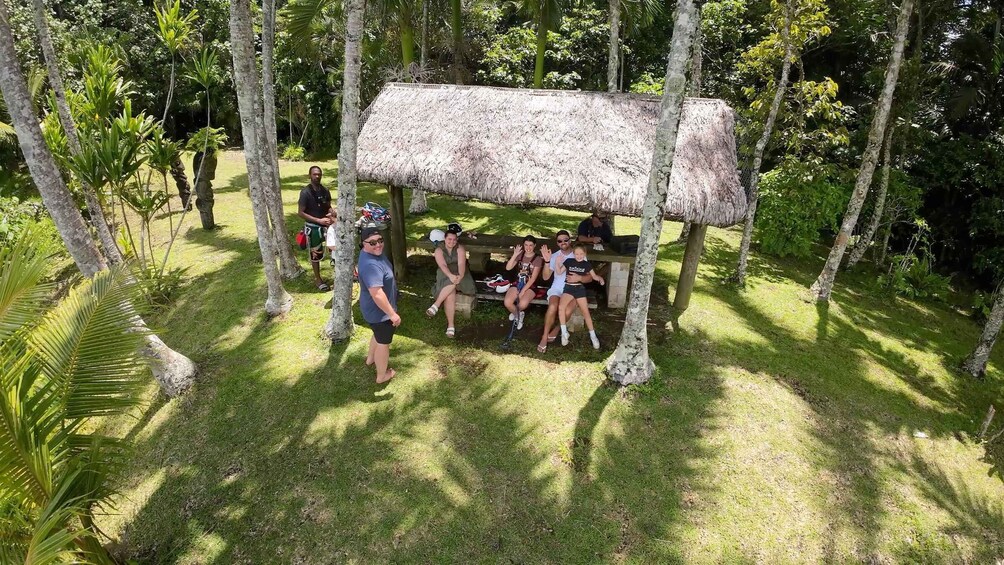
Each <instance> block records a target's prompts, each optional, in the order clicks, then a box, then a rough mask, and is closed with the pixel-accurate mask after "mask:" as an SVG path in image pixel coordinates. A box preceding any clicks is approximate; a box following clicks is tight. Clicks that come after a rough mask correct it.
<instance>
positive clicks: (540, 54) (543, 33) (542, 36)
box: [533, 7, 547, 88]
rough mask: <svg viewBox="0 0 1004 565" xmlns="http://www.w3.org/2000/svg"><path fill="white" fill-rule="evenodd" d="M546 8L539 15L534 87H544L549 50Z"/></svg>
mask: <svg viewBox="0 0 1004 565" xmlns="http://www.w3.org/2000/svg"><path fill="white" fill-rule="evenodd" d="M543 10H544V8H543V7H541V13H540V15H539V16H538V17H537V62H536V64H535V65H534V68H533V87H534V88H543V87H544V54H545V53H546V52H547V18H546V17H544V13H543Z"/></svg>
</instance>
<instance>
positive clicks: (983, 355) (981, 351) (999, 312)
mask: <svg viewBox="0 0 1004 565" xmlns="http://www.w3.org/2000/svg"><path fill="white" fill-rule="evenodd" d="M1002 322H1004V292H1001V288H1000V287H998V288H997V297H996V298H994V307H993V309H992V310H990V316H989V317H988V318H987V323H986V324H985V325H984V326H983V333H982V334H981V335H980V341H979V342H977V344H976V347H975V348H974V349H973V352H972V353H970V354H969V356H968V357H966V360H965V361H963V362H962V369H963V370H964V371H965V372H967V373H969V374H970V375H972V376H973V377H976V378H977V379H983V375H984V373H986V370H987V361H989V360H990V353H991V352H993V350H994V343H995V342H996V341H997V335H998V334H999V333H1000V331H1001V323H1002Z"/></svg>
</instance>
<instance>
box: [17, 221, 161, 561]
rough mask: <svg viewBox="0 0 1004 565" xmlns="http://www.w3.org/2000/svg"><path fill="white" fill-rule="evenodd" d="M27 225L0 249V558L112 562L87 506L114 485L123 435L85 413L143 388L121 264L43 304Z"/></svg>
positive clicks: (139, 341)
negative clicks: (101, 427)
mask: <svg viewBox="0 0 1004 565" xmlns="http://www.w3.org/2000/svg"><path fill="white" fill-rule="evenodd" d="M35 237H36V236H35V235H34V234H33V232H31V231H28V232H26V233H25V234H23V235H22V236H21V238H20V239H19V240H18V241H17V242H15V243H14V245H13V246H12V247H9V248H2V249H0V389H2V390H0V506H2V507H4V508H12V509H16V510H15V511H13V512H9V513H6V515H5V516H4V518H5V520H4V524H3V526H2V527H3V529H4V530H5V531H0V561H2V562H4V563H14V562H21V563H50V562H93V563H111V562H112V560H111V558H110V556H109V555H108V553H107V551H106V550H105V549H104V548H103V547H102V545H101V543H100V542H99V540H98V537H97V536H98V532H97V530H96V528H95V527H94V520H93V512H94V509H95V507H96V506H97V505H98V504H102V503H106V502H107V499H108V497H109V496H110V495H111V494H112V493H113V492H114V490H115V481H114V480H115V478H116V477H119V476H121V469H122V466H123V463H124V461H125V457H124V455H125V454H126V453H127V451H126V449H125V448H126V444H125V442H124V441H122V440H120V439H117V438H114V437H108V436H105V435H102V434H100V433H98V432H95V431H94V430H95V427H94V426H91V425H88V422H89V421H90V420H91V419H92V418H96V417H103V416H114V415H119V414H123V413H125V412H126V411H128V410H129V409H130V408H132V407H134V406H136V405H137V404H138V403H139V392H140V391H141V390H142V387H143V386H144V384H145V375H146V370H147V367H146V359H145V358H144V356H143V355H142V354H141V349H142V348H143V343H144V335H143V332H137V331H135V324H134V321H133V319H134V316H135V315H134V314H133V312H132V308H131V306H130V302H131V300H132V299H133V298H134V297H135V295H136V293H135V288H134V287H133V285H132V284H131V283H130V282H129V280H130V277H129V276H128V273H127V272H125V271H124V270H123V269H122V268H121V267H116V268H113V269H112V270H105V271H102V272H100V273H97V274H96V275H95V276H94V277H93V278H92V279H86V280H85V281H84V282H82V283H81V284H80V285H78V286H77V287H76V288H74V289H73V290H71V291H70V292H69V294H68V295H67V296H66V298H64V299H63V300H62V301H61V302H60V303H59V304H58V305H56V306H55V307H53V308H51V309H49V310H48V311H46V304H48V303H49V297H50V296H51V292H52V288H51V287H50V286H49V285H46V284H42V282H41V281H42V279H43V277H44V276H45V274H46V272H47V270H48V269H47V264H48V260H47V257H45V256H43V255H41V254H39V253H37V252H36V251H35V249H37V247H38V241H35Z"/></svg>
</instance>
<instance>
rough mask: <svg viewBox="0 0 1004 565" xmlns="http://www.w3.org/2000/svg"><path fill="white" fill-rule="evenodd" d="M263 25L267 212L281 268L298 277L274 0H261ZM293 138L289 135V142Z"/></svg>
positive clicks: (301, 270)
mask: <svg viewBox="0 0 1004 565" xmlns="http://www.w3.org/2000/svg"><path fill="white" fill-rule="evenodd" d="M262 17H263V20H264V22H263V25H262V31H261V79H262V80H261V82H262V94H263V100H264V104H265V138H266V139H267V143H266V145H265V147H266V152H265V153H266V158H267V159H268V160H269V163H270V165H271V167H272V171H273V173H274V174H273V175H272V179H271V180H272V182H271V183H270V184H269V187H268V192H267V193H266V198H267V200H268V214H269V217H270V218H271V220H272V236H273V238H274V241H275V249H276V251H277V253H278V255H279V270H280V271H281V274H282V277H283V278H284V279H287V280H289V279H295V278H297V277H299V276H300V275H302V274H303V269H301V268H300V264H299V263H298V262H297V261H296V257H295V256H294V255H293V244H292V242H291V241H290V239H289V232H288V231H286V215H285V214H286V213H285V210H284V209H283V207H282V183H281V181H280V180H279V146H278V140H277V139H276V137H277V135H278V134H277V132H276V126H275V74H274V72H273V69H274V68H275V65H274V52H275V0H262ZM292 142H293V140H292V139H290V143H292Z"/></svg>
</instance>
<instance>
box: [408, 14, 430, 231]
mask: <svg viewBox="0 0 1004 565" xmlns="http://www.w3.org/2000/svg"><path fill="white" fill-rule="evenodd" d="M401 19H402V23H401V26H402V28H401V29H402V33H401V63H402V64H403V65H404V69H405V77H407V78H408V79H409V80H412V81H416V80H421V79H420V77H421V74H419V75H418V76H417V77H416V76H411V74H410V73H408V72H407V71H408V69H409V68H410V67H411V62H410V60H409V57H413V56H414V54H413V53H408V49H409V48H410V47H411V46H412V44H413V42H414V38H413V37H412V38H411V39H409V40H408V41H406V40H405V33H404V31H403V30H404V29H405V24H404V22H405V21H407V24H408V25H407V27H408V29H409V30H411V11H410V10H408V11H407V13H405V10H403V9H402V13H401ZM428 28H429V0H423V2H422V46H421V51H420V56H421V59H420V60H419V65H418V66H419V69H420V70H421V71H424V70H425V55H426V35H427V34H428ZM408 35H409V36H410V35H411V33H410V32H409V34H408ZM428 211H429V202H428V200H427V199H426V197H425V191H424V190H422V189H421V188H416V189H414V190H413V191H412V192H411V206H409V207H408V213H409V214H416V215H417V214H424V213H426V212H428Z"/></svg>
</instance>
